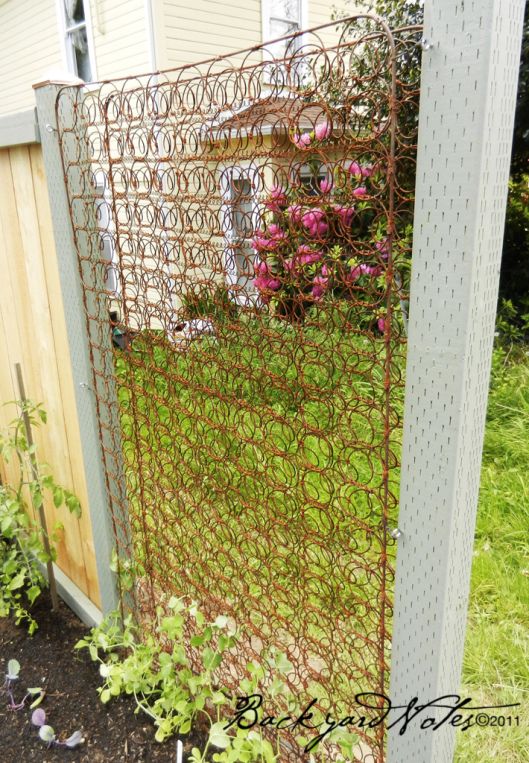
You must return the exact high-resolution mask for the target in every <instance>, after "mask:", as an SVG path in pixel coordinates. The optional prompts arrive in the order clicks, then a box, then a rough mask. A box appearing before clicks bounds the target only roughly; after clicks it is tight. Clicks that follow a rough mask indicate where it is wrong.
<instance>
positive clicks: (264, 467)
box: [118, 306, 402, 711]
mask: <svg viewBox="0 0 529 763" xmlns="http://www.w3.org/2000/svg"><path fill="white" fill-rule="evenodd" d="M346 307H347V306H345V308H343V309H344V310H345V309H346ZM323 310H324V308H322V309H321V311H317V312H316V311H315V312H314V313H313V314H312V315H313V316H314V318H311V321H312V325H311V321H307V322H306V323H305V324H304V325H303V327H301V326H299V325H297V326H292V325H290V324H288V323H286V322H285V321H280V320H277V319H267V318H266V317H265V316H260V317H259V318H257V317H253V318H252V317H241V318H240V319H239V320H236V321H231V322H226V324H225V325H224V324H222V323H221V324H220V325H219V326H218V327H217V336H216V337H203V338H201V339H199V340H196V341H195V342H193V343H192V345H191V346H190V347H189V348H187V349H186V350H182V349H181V348H178V347H175V346H174V345H171V344H170V343H169V342H168V341H167V339H165V338H164V336H163V335H161V334H158V335H156V334H154V333H153V334H151V335H149V336H145V337H138V338H137V339H136V340H135V341H134V349H133V351H132V352H131V353H128V354H123V355H121V356H120V359H119V360H118V378H119V381H120V392H119V397H120V402H121V406H122V424H123V431H124V440H125V442H124V449H125V455H126V462H127V465H128V468H127V475H128V481H129V491H128V492H129V496H130V503H131V519H132V528H133V535H134V541H135V547H136V556H137V558H138V559H139V560H140V561H141V562H142V564H143V565H144V571H145V576H146V577H147V578H150V579H151V580H153V581H154V585H155V588H158V590H164V591H172V592H174V593H187V594H188V595H189V596H191V597H192V598H196V599H199V600H204V599H206V600H209V601H211V602H212V603H213V606H215V607H217V608H218V614H228V615H231V616H232V617H233V618H234V619H235V621H236V622H238V623H239V624H240V625H241V626H242V627H243V631H244V632H245V636H244V637H245V638H254V649H255V651H256V652H257V653H258V652H259V648H260V647H259V643H262V641H263V640H265V641H275V643H276V644H277V645H278V646H279V647H280V648H282V649H283V650H284V651H286V652H288V654H289V656H290V657H291V660H292V661H293V662H294V663H296V662H297V663H298V664H299V671H300V675H301V673H302V672H303V670H305V675H304V677H303V680H304V681H305V682H306V686H310V685H311V682H315V683H312V687H313V693H314V696H319V697H320V698H322V689H321V686H318V689H317V690H316V685H317V681H318V676H319V674H320V673H322V672H323V673H324V674H326V675H330V676H332V693H333V695H334V698H335V700H339V698H340V694H341V696H342V697H343V700H344V702H345V699H346V698H347V699H348V697H349V690H350V685H351V682H352V683H353V684H354V685H355V686H357V687H358V691H360V690H362V689H366V690H367V689H368V688H369V689H373V687H377V686H380V659H381V655H382V659H383V655H384V649H385V647H387V639H385V638H384V630H383V624H382V617H381V612H382V609H383V607H382V599H383V597H384V595H385V594H384V585H385V578H384V575H385V567H384V561H383V560H384V556H385V553H386V549H385V538H384V527H383V523H384V511H385V506H386V505H387V506H388V507H389V511H390V512H392V514H393V520H394V513H395V509H396V499H395V497H394V491H395V489H396V485H397V470H396V469H390V472H391V484H390V485H389V489H390V495H389V498H388V499H387V500H386V495H385V490H386V485H385V477H384V460H385V458H386V451H385V434H384V431H385V415H384V414H385V392H384V376H385V354H386V353H385V346H384V341H383V337H382V335H381V333H380V332H376V333H375V334H373V333H369V332H367V331H365V332H360V331H358V330H357V329H356V326H357V324H358V321H357V320H356V321H354V322H353V321H351V323H348V322H347V316H346V315H342V314H341V313H338V312H332V311H331V309H327V308H325V310H327V311H326V312H323ZM337 310H338V308H337ZM395 344H396V349H397V350H398V352H401V350H402V345H401V344H399V343H398V342H396V343H395ZM401 367H402V358H401V357H400V358H398V359H397V360H395V362H394V364H393V366H392V374H393V381H394V382H395V385H394V386H393V387H392V393H391V395H392V398H393V400H392V405H391V411H390V420H389V431H390V432H391V433H392V439H391V447H390V451H391V450H393V451H398V450H399V438H400V430H399V420H400V411H401V408H402V384H401V373H400V368H401ZM389 461H390V465H391V466H392V465H393V464H394V463H395V462H396V460H395V456H394V455H393V454H392V453H390V456H389ZM391 491H393V494H392V493H391ZM389 518H390V519H391V517H389ZM392 545H393V544H392ZM392 553H393V549H392V550H391V552H390V558H391V554H392ZM252 630H253V636H252ZM303 655H304V656H303ZM303 661H305V663H307V662H308V663H309V666H308V669H307V666H306V665H305V667H303V665H302V663H303ZM345 707H346V706H345V704H344V711H345Z"/></svg>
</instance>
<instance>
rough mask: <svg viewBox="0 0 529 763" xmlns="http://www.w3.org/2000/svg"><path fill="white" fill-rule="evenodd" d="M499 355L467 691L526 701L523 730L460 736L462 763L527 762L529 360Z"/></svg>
mask: <svg viewBox="0 0 529 763" xmlns="http://www.w3.org/2000/svg"><path fill="white" fill-rule="evenodd" d="M527 353H528V350H527V346H525V348H524V352H523V354H522V353H520V354H519V356H518V357H517V359H516V361H514V362H513V361H512V357H513V354H514V353H513V352H512V350H510V351H509V352H506V351H505V350H504V349H502V348H501V347H500V348H498V349H496V350H495V351H494V355H493V370H492V386H491V392H490V398H489V406H488V414H487V427H486V431H485V445H484V451H483V466H482V471H481V486H480V496H479V505H478V516H477V526H476V539H475V545H474V558H473V564H472V580H471V595H470V607H469V619H468V629H467V635H466V645H465V656H464V666H463V681H464V687H463V691H464V692H465V696H470V697H472V698H473V700H474V702H473V704H475V705H498V704H507V703H512V702H521V703H522V706H521V707H516V708H513V709H512V711H509V710H506V711H504V712H503V713H502V714H504V715H506V716H508V715H512V716H519V717H520V726H517V725H514V724H513V725H511V726H508V725H506V726H505V727H503V728H497V729H493V728H491V729H487V730H485V731H486V732H487V733H486V734H484V733H483V731H484V730H483V729H476V730H474V729H472V730H470V731H469V732H465V733H464V734H460V735H459V739H458V746H457V751H456V757H455V760H456V762H457V763H474V761H476V760H479V761H483V762H484V763H493V761H498V760H505V761H507V760H508V761H509V763H525V761H527V760H529V739H528V737H527V725H528V723H529V712H528V710H527V708H526V707H525V706H524V698H525V696H526V694H524V693H526V691H527V687H528V686H529V639H528V637H527V636H528V633H529V539H528V534H527V528H528V527H529V482H528V480H527V476H526V473H527V464H528V463H529V438H528V436H527V433H528V432H529V357H528V354H527Z"/></svg>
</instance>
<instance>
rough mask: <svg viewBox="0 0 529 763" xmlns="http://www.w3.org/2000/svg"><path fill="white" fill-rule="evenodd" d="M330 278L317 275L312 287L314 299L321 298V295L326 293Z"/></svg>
mask: <svg viewBox="0 0 529 763" xmlns="http://www.w3.org/2000/svg"><path fill="white" fill-rule="evenodd" d="M328 281H329V279H328V278H323V276H316V278H314V280H313V282H312V283H313V286H312V289H311V294H312V296H313V297H314V299H321V297H322V296H323V295H324V293H325V290H326V289H327V283H328Z"/></svg>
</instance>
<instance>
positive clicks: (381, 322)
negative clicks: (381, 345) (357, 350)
mask: <svg viewBox="0 0 529 763" xmlns="http://www.w3.org/2000/svg"><path fill="white" fill-rule="evenodd" d="M377 326H378V330H379V331H380V332H381V333H382V334H383V333H384V331H385V330H386V319H385V318H379V319H378V321H377Z"/></svg>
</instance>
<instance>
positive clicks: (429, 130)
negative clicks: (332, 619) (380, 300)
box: [388, 0, 525, 763]
mask: <svg viewBox="0 0 529 763" xmlns="http://www.w3.org/2000/svg"><path fill="white" fill-rule="evenodd" d="M524 6H525V0H426V2H425V29H424V36H425V38H426V41H427V43H425V45H424V47H425V51H424V53H423V63H422V82H421V107H420V118H419V151H418V164H417V186H416V191H417V196H416V205H415V221H414V244H413V268H412V286H411V305H410V326H409V343H408V364H407V377H406V404H405V414H404V444H403V468H402V480H401V506H400V516H399V529H400V530H401V531H402V536H401V538H400V539H399V541H398V542H399V548H398V554H397V577H396V595H395V612H394V633H393V644H392V668H391V679H390V697H391V701H392V703H394V704H396V705H407V704H408V702H410V701H411V700H412V699H413V698H414V697H418V699H419V703H420V704H422V703H425V702H429V701H431V700H433V699H435V698H437V697H439V696H442V695H445V694H457V693H458V692H459V689H460V680H461V665H462V656H463V646H464V637H465V627H466V613H467V604H468V590H469V580H470V568H471V560H472V547H473V539H474V528H475V515H476V506H477V497H478V487H479V477H480V465H481V454H482V443H483V432H484V423H485V413H486V404H487V394H488V384H489V373H490V359H491V351H492V342H493V334H494V319H495V310H496V299H497V291H498V281H499V265H500V256H501V246H502V239H503V227H504V219H505V203H506V197H507V180H508V175H509V163H510V154H511V145H512V129H513V116H514V106H515V98H516V86H517V79H518V68H519V59H520V41H521V32H522V20H523V13H524ZM446 715H447V711H443V710H437V711H423V712H422V713H421V714H419V715H418V716H417V719H416V721H415V722H412V723H411V725H410V726H409V727H408V729H407V731H406V732H405V733H404V734H402V735H400V734H399V728H400V725H398V726H396V727H395V728H393V729H392V730H390V732H389V743H388V763H447V761H450V760H452V759H453V751H454V740H455V728H453V727H452V726H450V725H447V724H445V725H443V726H442V727H441V728H439V729H438V730H433V728H431V727H430V728H424V729H421V728H420V724H421V722H423V721H426V718H428V717H433V718H436V719H437V721H440V720H441V719H442V718H444V717H445V716H446ZM392 717H393V719H395V718H397V717H398V716H397V713H396V712H395V714H394V715H393V716H392ZM425 725H426V726H428V725H429V724H428V723H426V724H425Z"/></svg>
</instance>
